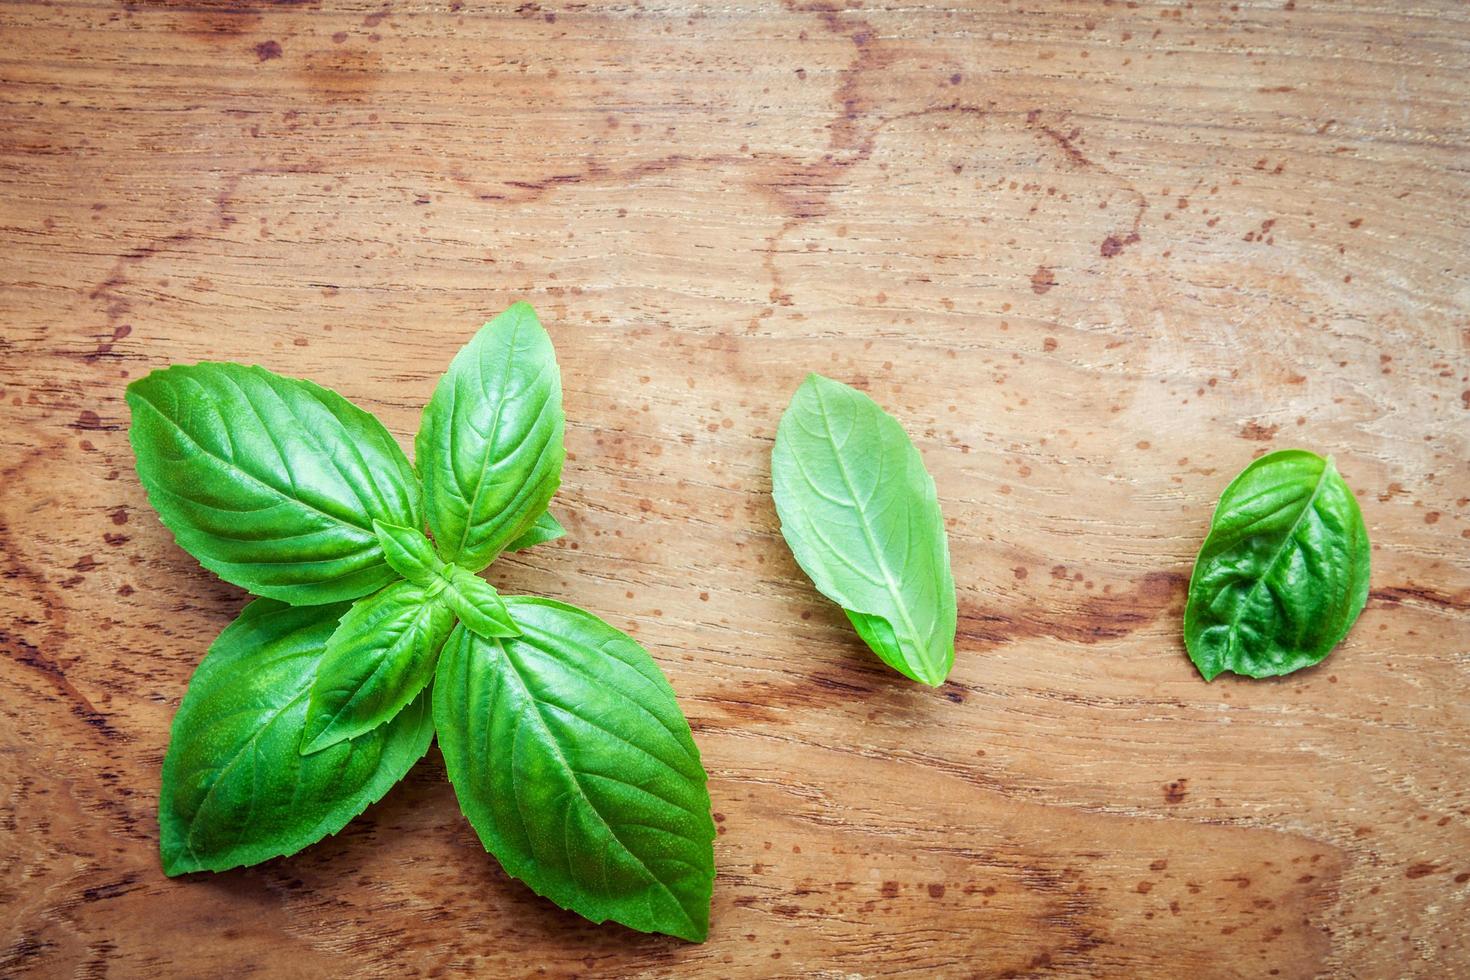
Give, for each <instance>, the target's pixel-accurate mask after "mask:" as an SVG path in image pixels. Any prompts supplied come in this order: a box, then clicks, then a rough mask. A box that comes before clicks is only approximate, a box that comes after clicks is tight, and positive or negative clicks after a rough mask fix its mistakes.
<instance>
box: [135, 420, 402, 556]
mask: <svg viewBox="0 0 1470 980" xmlns="http://www.w3.org/2000/svg"><path fill="white" fill-rule="evenodd" d="M134 394H135V395H136V396H137V398H138V400H139V401H140V402H142V403H143V404H144V405H147V406H148V407H149V408H150V409H152V411H153V414H155V415H157V416H158V417H159V418H160V419H162V420H163V422H164V424H166V425H168V426H170V427H171V428H172V429H173V430H174V431H175V432H177V433H178V434H179V435H181V436H183V437H184V438H185V439H187V440H188V441H189V444H190V445H192V446H193V447H194V448H195V449H197V450H198V451H199V453H200V454H201V455H203V456H207V457H208V458H210V459H212V460H214V461H216V462H218V463H220V464H221V465H223V466H226V467H228V468H229V469H230V470H232V471H234V472H236V473H239V474H241V475H242V476H244V477H246V478H247V479H249V480H250V481H251V482H252V483H255V484H257V485H259V486H262V487H264V488H265V489H267V490H269V491H270V492H271V493H273V494H275V495H276V496H277V497H280V498H281V499H282V500H285V501H287V502H289V503H293V504H297V505H298V506H301V507H304V508H306V509H307V510H310V511H313V512H315V513H318V514H320V515H322V516H323V517H325V518H327V519H328V520H330V521H333V522H334V523H337V524H341V525H342V526H344V527H350V528H355V529H357V530H359V531H365V532H367V533H368V534H372V533H373V531H372V527H371V526H370V525H363V524H357V523H355V522H353V521H350V520H347V519H346V518H344V517H342V516H341V515H339V514H333V513H330V512H328V511H325V510H322V509H321V508H320V507H318V506H316V505H315V504H313V503H312V502H311V501H309V500H304V499H302V498H300V497H292V496H290V495H289V494H287V493H286V492H285V491H284V490H282V489H281V488H280V487H276V486H272V485H271V484H269V483H267V482H265V481H264V480H262V479H261V478H260V477H258V476H256V475H255V474H254V473H251V472H250V471H249V470H247V469H245V468H244V467H243V466H241V465H240V464H239V463H237V462H235V461H234V460H232V459H226V458H225V457H223V456H221V455H219V454H218V453H213V452H210V451H209V450H208V449H207V448H205V446H204V444H203V443H202V442H200V441H199V440H198V439H196V438H194V436H193V435H191V434H190V433H189V431H188V430H187V429H185V428H184V427H183V426H181V425H179V424H178V423H177V422H175V421H174V420H173V419H171V418H169V417H168V415H166V414H165V413H164V411H163V409H161V408H159V407H158V406H157V405H155V404H154V403H153V402H152V401H151V400H150V399H149V398H148V396H147V395H145V394H143V393H142V392H141V391H135V392H134ZM225 428H226V431H228V429H229V427H228V426H226V427H225ZM376 540H377V539H376V536H374V541H376Z"/></svg>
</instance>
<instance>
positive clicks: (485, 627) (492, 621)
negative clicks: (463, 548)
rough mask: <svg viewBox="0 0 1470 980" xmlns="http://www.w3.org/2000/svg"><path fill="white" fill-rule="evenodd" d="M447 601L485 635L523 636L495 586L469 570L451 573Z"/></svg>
mask: <svg viewBox="0 0 1470 980" xmlns="http://www.w3.org/2000/svg"><path fill="white" fill-rule="evenodd" d="M443 599H444V601H445V602H446V603H448V605H449V608H450V609H453V610H454V614H455V615H456V616H458V617H459V621H460V622H461V623H464V624H465V626H467V627H469V628H470V629H471V630H473V631H474V632H476V633H478V634H480V635H481V636H484V637H494V636H519V635H520V632H521V631H520V629H519V628H518V627H517V626H516V624H515V621H514V620H512V619H511V618H510V611H509V610H507V609H506V608H505V602H504V601H503V600H502V599H501V598H500V593H499V592H496V591H495V586H493V585H491V584H490V583H489V582H487V581H485V580H484V579H482V578H480V576H478V575H476V574H475V573H474V572H472V571H470V570H469V569H467V568H455V569H454V570H452V571H451V572H450V573H449V588H447V589H445V590H444V595H443Z"/></svg>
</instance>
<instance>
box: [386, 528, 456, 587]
mask: <svg viewBox="0 0 1470 980" xmlns="http://www.w3.org/2000/svg"><path fill="white" fill-rule="evenodd" d="M373 533H374V534H376V535H377V536H378V544H380V545H381V546H382V548H383V557H384V558H385V559H386V560H387V562H388V566H389V567H390V568H392V569H393V571H395V572H397V573H398V574H399V575H402V576H403V577H404V578H406V579H408V580H409V581H410V582H412V583H414V584H415V585H422V586H425V587H427V586H429V585H430V584H432V583H433V582H434V581H435V580H437V579H439V578H440V573H441V572H443V571H444V569H445V567H446V566H445V564H444V562H442V561H440V560H439V556H438V555H436V554H434V546H433V545H432V544H430V543H429V539H428V538H426V537H424V534H423V532H422V531H416V530H414V529H413V528H411V527H399V526H398V525H396V524H384V523H383V522H382V521H373Z"/></svg>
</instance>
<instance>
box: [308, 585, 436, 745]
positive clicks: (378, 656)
mask: <svg viewBox="0 0 1470 980" xmlns="http://www.w3.org/2000/svg"><path fill="white" fill-rule="evenodd" d="M425 591H426V590H425V589H424V588H423V587H422V586H418V585H414V584H413V583H412V582H397V583H395V584H393V585H390V586H388V587H387V588H386V589H383V590H382V591H381V592H377V593H375V594H373V595H371V596H368V597H367V598H365V599H359V600H358V601H357V602H356V603H354V604H353V606H352V608H351V610H349V611H348V613H347V615H345V616H343V617H342V623H341V625H339V626H338V627H337V629H336V632H334V633H333V634H332V637H331V639H330V640H328V641H327V652H326V655H325V656H323V657H322V662H321V666H320V667H319V668H318V669H317V675H316V683H315V684H314V685H313V686H312V689H311V705H310V707H309V708H308V709H307V712H306V728H305V733H304V735H303V737H302V740H301V751H302V753H303V754H309V753H314V752H320V751H322V750H323V749H325V748H328V747H330V746H333V745H336V744H337V743H339V742H341V741H342V740H344V739H349V738H354V737H356V736H358V735H361V734H362V733H363V732H369V731H372V730H373V729H374V728H377V727H378V726H379V725H381V724H383V723H384V722H386V721H388V720H389V719H390V718H392V717H394V716H395V715H397V714H398V712H399V711H401V710H403V706H404V705H406V704H408V703H409V702H410V701H412V700H413V699H414V698H415V697H416V696H417V695H418V693H419V692H420V691H422V690H423V689H424V688H425V687H427V686H428V685H429V681H431V680H433V678H434V664H435V662H436V661H437V659H438V657H439V649H440V648H441V647H442V646H444V641H445V639H446V638H448V636H449V631H450V630H452V629H453V628H454V614H453V613H452V612H450V611H449V607H448V606H446V605H445V604H444V603H442V602H439V601H436V600H434V599H431V598H429V597H428V596H427V595H426V594H425Z"/></svg>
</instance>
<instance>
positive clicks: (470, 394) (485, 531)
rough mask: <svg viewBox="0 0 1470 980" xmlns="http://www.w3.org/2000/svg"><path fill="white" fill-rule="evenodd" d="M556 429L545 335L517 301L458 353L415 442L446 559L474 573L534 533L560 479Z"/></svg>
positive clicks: (557, 388)
mask: <svg viewBox="0 0 1470 980" xmlns="http://www.w3.org/2000/svg"><path fill="white" fill-rule="evenodd" d="M562 428H563V419H562V407H561V372H560V371H559V370H558V369H557V366H556V357H555V355H554V352H553V351H552V347H551V338H550V337H549V336H547V334H546V331H545V330H544V329H543V328H542V326H541V323H540V322H539V321H538V320H537V319H536V313H535V311H534V310H532V309H531V307H530V305H529V304H526V303H517V304H515V305H514V306H512V307H511V308H510V309H508V310H506V311H505V312H504V313H502V314H501V315H500V316H498V317H496V318H495V319H494V320H492V321H490V322H489V323H487V324H486V325H485V326H484V327H482V328H481V329H480V332H479V333H477V334H475V336H474V339H472V340H471V341H470V342H469V343H468V344H466V345H465V347H464V348H463V349H462V350H461V351H460V352H459V353H458V354H456V355H455V358H454V360H453V362H451V363H450V365H449V370H448V372H446V373H445V375H444V377H443V378H442V379H440V381H439V385H438V387H437V388H436V389H435V391H434V396H433V398H431V399H430V401H429V404H428V406H427V407H426V408H425V409H424V416H423V421H422V423H421V424H420V426H419V433H418V437H417V439H416V440H415V443H414V445H415V453H416V454H417V463H418V469H419V474H420V476H422V478H423V481H424V496H425V502H426V509H427V512H428V518H429V527H430V528H431V529H432V530H433V532H434V542H435V545H436V547H437V548H438V551H439V554H440V556H441V557H442V558H444V560H445V561H449V562H454V563H455V564H457V565H461V566H463V567H465V568H468V569H469V570H470V571H472V572H478V571H479V570H480V569H482V568H484V567H485V566H486V565H488V564H490V562H491V561H492V560H493V559H494V558H495V556H496V555H497V554H499V553H500V552H501V551H502V550H503V549H504V548H505V547H506V546H507V545H508V544H510V543H511V542H513V541H515V540H517V539H518V538H520V537H521V536H522V535H524V534H526V532H528V531H529V530H530V529H531V528H532V526H533V525H534V524H535V522H536V519H537V518H538V517H539V516H540V515H541V514H542V513H543V512H544V511H545V510H546V505H547V503H548V502H549V501H550V500H551V497H552V495H553V494H554V493H555V492H556V488H557V485H558V484H559V483H560V482H561V467H562V459H563V457H564V455H565V452H564V450H563V447H562Z"/></svg>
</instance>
